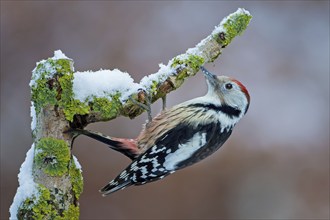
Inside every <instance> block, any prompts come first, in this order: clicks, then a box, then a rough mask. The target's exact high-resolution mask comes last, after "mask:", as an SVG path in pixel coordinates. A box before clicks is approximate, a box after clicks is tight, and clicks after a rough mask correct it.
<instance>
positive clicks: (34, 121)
mask: <svg viewBox="0 0 330 220" xmlns="http://www.w3.org/2000/svg"><path fill="white" fill-rule="evenodd" d="M30 116H31V118H32V120H31V130H32V131H33V130H34V129H35V128H36V126H37V114H36V109H35V107H34V102H32V101H31V108H30Z"/></svg>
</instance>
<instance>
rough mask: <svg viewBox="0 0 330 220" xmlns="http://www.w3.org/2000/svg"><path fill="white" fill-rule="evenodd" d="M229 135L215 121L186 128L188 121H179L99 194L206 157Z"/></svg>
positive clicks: (167, 173)
mask: <svg viewBox="0 0 330 220" xmlns="http://www.w3.org/2000/svg"><path fill="white" fill-rule="evenodd" d="M230 134H231V129H221V126H220V124H219V123H218V122H217V123H208V124H198V125H197V126H188V124H187V122H181V123H179V124H178V125H177V126H175V127H174V128H172V129H171V130H169V131H167V132H166V133H164V134H163V135H162V136H160V137H159V138H158V139H157V140H156V141H155V142H154V145H153V146H152V147H150V148H149V149H148V150H146V151H145V152H144V153H143V154H141V155H140V156H139V157H138V158H137V159H135V160H134V161H133V162H132V163H131V164H130V165H129V166H128V167H127V168H126V169H125V170H124V171H122V172H121V173H120V174H119V175H118V176H117V177H116V178H115V179H114V180H112V181H111V182H110V183H109V184H108V185H106V186H105V187H103V188H102V189H101V190H100V192H102V193H103V194H104V195H107V194H110V193H112V192H115V191H117V190H120V189H123V188H125V187H127V186H130V185H141V184H144V183H147V182H151V181H155V180H159V179H161V178H163V177H165V176H167V175H169V174H171V173H173V172H175V171H176V170H179V169H182V168H184V167H187V166H190V165H192V164H194V163H197V162H198V161H200V160H202V159H204V158H205V157H207V156H209V155H210V154H212V153H213V152H215V151H216V150H217V149H218V148H219V147H220V146H221V145H222V144H223V143H224V142H225V141H226V140H227V139H228V137H229V136H230Z"/></svg>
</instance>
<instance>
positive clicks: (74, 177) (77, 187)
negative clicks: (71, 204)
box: [69, 158, 84, 200]
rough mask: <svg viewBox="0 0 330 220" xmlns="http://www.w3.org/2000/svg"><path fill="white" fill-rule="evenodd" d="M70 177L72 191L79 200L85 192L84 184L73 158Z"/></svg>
mask: <svg viewBox="0 0 330 220" xmlns="http://www.w3.org/2000/svg"><path fill="white" fill-rule="evenodd" d="M69 176H70V178H71V183H72V190H73V192H74V196H75V197H76V199H77V200H78V199H79V197H80V195H81V193H82V191H83V185H84V182H83V177H82V174H81V170H80V169H78V168H77V166H76V164H75V163H74V160H73V158H72V159H71V163H70V168H69Z"/></svg>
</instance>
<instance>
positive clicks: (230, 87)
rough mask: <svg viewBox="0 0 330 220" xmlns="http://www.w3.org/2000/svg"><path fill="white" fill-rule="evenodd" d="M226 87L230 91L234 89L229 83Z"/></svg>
mask: <svg viewBox="0 0 330 220" xmlns="http://www.w3.org/2000/svg"><path fill="white" fill-rule="evenodd" d="M225 87H226V89H228V90H230V89H232V88H233V84H231V83H227V84H226V85H225Z"/></svg>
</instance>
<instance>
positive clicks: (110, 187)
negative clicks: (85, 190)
mask: <svg viewBox="0 0 330 220" xmlns="http://www.w3.org/2000/svg"><path fill="white" fill-rule="evenodd" d="M132 184H133V183H132V182H131V181H130V180H128V181H124V182H115V181H114V180H113V181H111V182H110V183H108V184H107V185H106V186H104V187H103V188H102V189H100V190H99V191H100V193H102V196H107V195H109V194H111V193H114V192H116V191H118V190H122V189H125V188H126V187H128V186H130V185H132Z"/></svg>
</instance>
